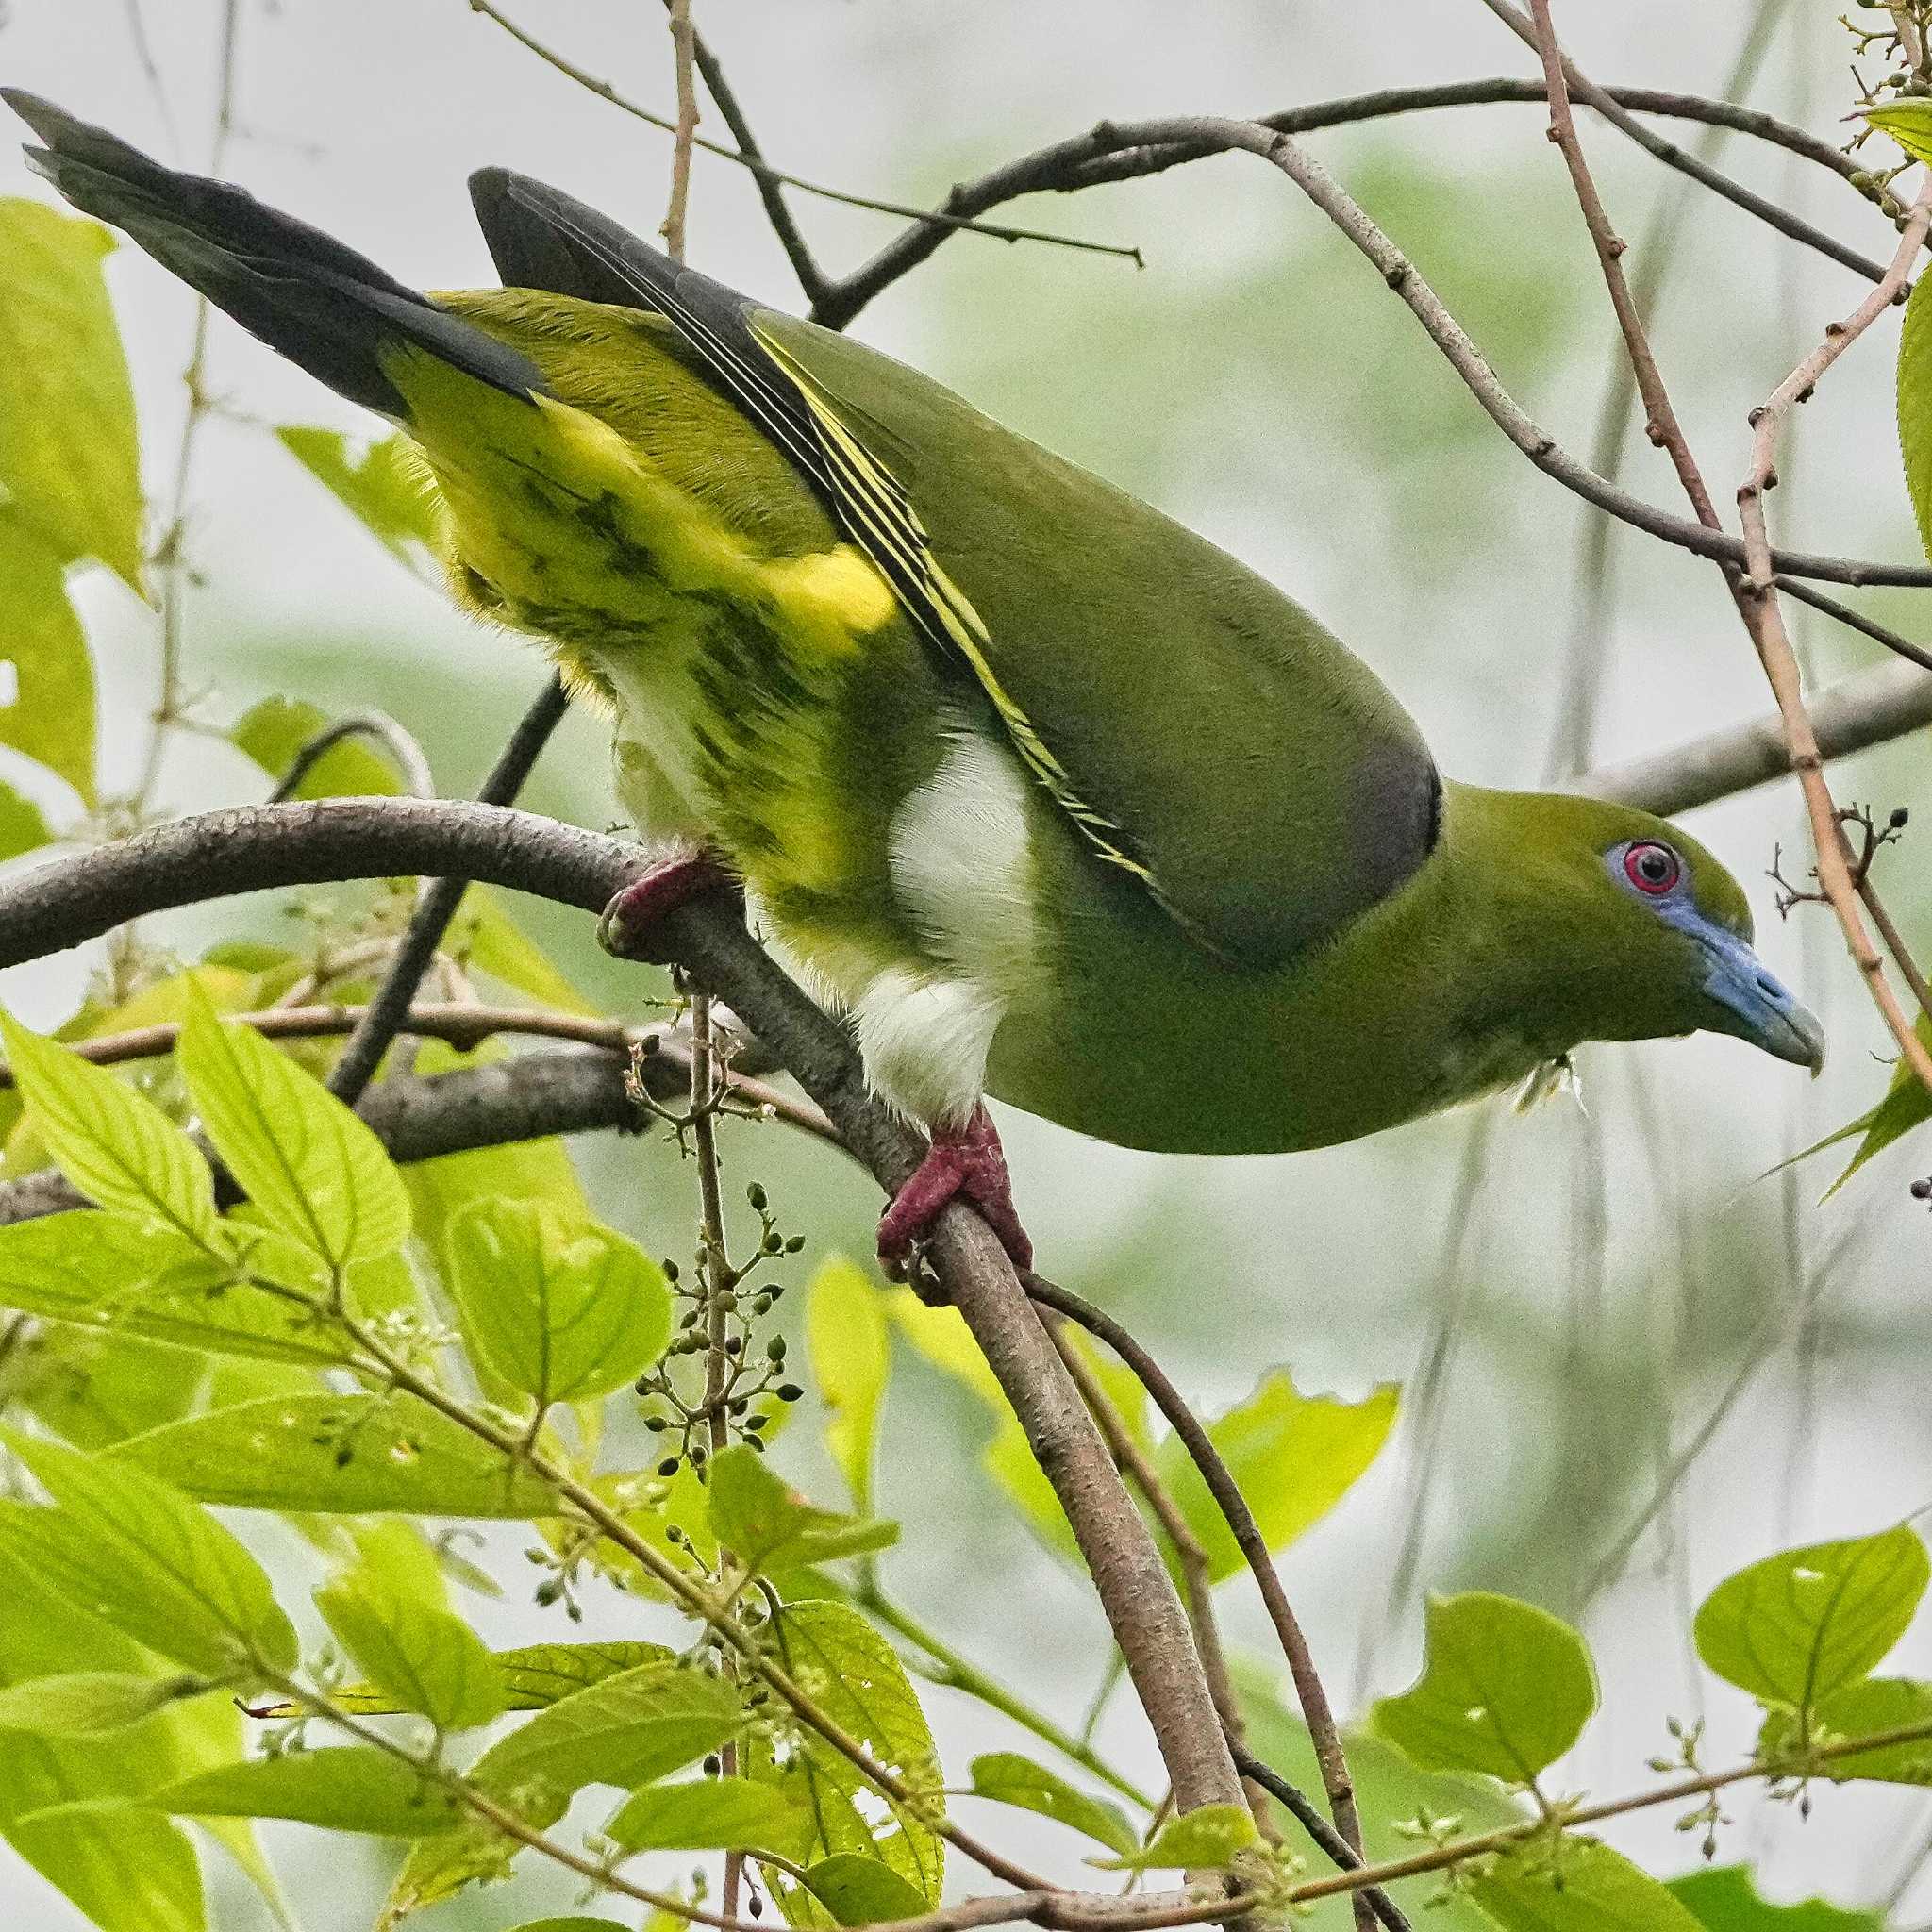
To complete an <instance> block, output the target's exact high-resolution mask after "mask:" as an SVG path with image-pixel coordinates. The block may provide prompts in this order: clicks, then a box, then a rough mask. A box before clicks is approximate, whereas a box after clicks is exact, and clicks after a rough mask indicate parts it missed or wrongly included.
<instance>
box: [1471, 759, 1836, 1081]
mask: <svg viewBox="0 0 1932 1932" xmlns="http://www.w3.org/2000/svg"><path fill="white" fill-rule="evenodd" d="M1489 796H1490V797H1491V798H1507V799H1510V800H1511V801H1512V805H1511V808H1509V809H1508V810H1507V813H1506V814H1504V816H1506V817H1507V819H1508V820H1509V821H1511V822H1512V824H1511V827H1510V829H1511V833H1512V837H1511V840H1510V843H1511V845H1512V846H1513V848H1514V854H1515V863H1514V866H1513V868H1512V869H1513V870H1514V871H1515V872H1516V874H1517V876H1518V878H1519V880H1520V881H1521V882H1523V883H1524V884H1525V885H1526V886H1527V887H1528V888H1529V890H1528V892H1527V894H1526V895H1524V896H1518V895H1512V897H1516V899H1517V904H1516V907H1515V908H1513V910H1512V916H1511V918H1510V921H1509V923H1510V924H1511V925H1512V926H1513V927H1514V928H1515V931H1516V933H1517V935H1518V936H1519V937H1522V936H1524V923H1525V922H1529V923H1532V924H1533V925H1534V928H1535V931H1536V940H1535V941H1533V942H1532V950H1533V951H1534V952H1535V953H1536V954H1538V955H1540V956H1541V958H1542V959H1543V960H1544V961H1545V962H1546V966H1545V971H1546V972H1547V973H1548V974H1549V975H1550V980H1551V983H1550V984H1549V986H1548V987H1547V990H1546V997H1547V998H1548V999H1550V1000H1551V1001H1552V1003H1553V1004H1554V1005H1555V1006H1556V1007H1557V1008H1559V1009H1560V1010H1561V1011H1562V1014H1563V1018H1564V1021H1565V1023H1566V1024H1567V1025H1568V1026H1569V1027H1571V1028H1574V1034H1575V1038H1576V1039H1577V1040H1579V1041H1581V1040H1647V1039H1657V1038H1660V1037H1668V1036H1673V1035H1677V1034H1684V1033H1695V1032H1700V1031H1702V1032H1708V1033H1729V1034H1732V1035H1735V1036H1736V1037H1737V1038H1738V1039H1740V1040H1745V1041H1750V1042H1751V1044H1752V1045H1753V1046H1757V1047H1761V1048H1762V1049H1763V1050H1764V1051H1765V1052H1766V1053H1768V1054H1772V1055H1774V1057H1775V1058H1778V1059H1781V1060H1789V1061H1790V1062H1791V1063H1792V1064H1793V1065H1795V1066H1801V1067H1809V1068H1810V1069H1811V1071H1812V1073H1813V1074H1816V1073H1817V1072H1818V1071H1819V1069H1820V1068H1821V1067H1822V1066H1823V1065H1824V1028H1823V1027H1822V1026H1821V1025H1820V1024H1819V1023H1818V1020H1817V1018H1816V1016H1815V1015H1814V1014H1812V1013H1811V1011H1810V1010H1809V1009H1808V1008H1807V1007H1805V1006H1804V1005H1803V1004H1802V1003H1801V1002H1800V1001H1799V1000H1798V999H1797V997H1796V996H1795V995H1794V994H1793V993H1792V992H1791V991H1790V989H1789V988H1788V987H1786V986H1785V985H1784V983H1783V982H1782V981H1781V980H1779V979H1778V977H1777V976H1776V975H1775V974H1774V973H1773V972H1772V971H1771V970H1770V968H1769V967H1767V966H1766V965H1765V964H1764V962H1763V960H1761V959H1760V958H1758V957H1757V953H1756V952H1755V951H1754V950H1753V948H1752V944H1751V936H1752V935H1751V908H1750V904H1749V902H1748V901H1747V900H1746V899H1745V897H1744V892H1743V889H1742V888H1741V887H1740V885H1739V884H1738V882H1737V880H1736V879H1735V878H1733V877H1732V876H1731V874H1729V873H1728V872H1727V871H1726V870H1725V869H1724V866H1723V865H1721V864H1720V863H1719V862H1718V860H1717V859H1716V858H1713V857H1712V855H1711V854H1710V853H1709V852H1708V851H1707V850H1706V848H1705V847H1704V846H1703V845H1701V844H1699V843H1698V841H1696V840H1695V839H1692V838H1691V837H1689V836H1688V835H1687V834H1686V833H1685V832H1683V831H1682V830H1681V829H1680V828H1679V827H1677V826H1676V825H1674V824H1670V823H1669V822H1668V821H1666V820H1664V819H1660V818H1657V817H1654V816H1653V815H1652V814H1651V813H1649V812H1643V811H1638V810H1635V809H1633V808H1630V807H1627V806H1621V805H1611V804H1607V803H1605V802H1603V801H1601V800H1598V799H1589V798H1575V797H1571V796H1568V795H1560V794H1549V793H1540V794H1526V793H1514V794H1511V793H1491V794H1489ZM1480 816H1489V815H1488V814H1480ZM1484 829H1485V832H1486V833H1488V832H1492V831H1493V830H1494V829H1496V827H1495V826H1494V825H1493V824H1491V825H1490V826H1486V827H1485V828H1484ZM1480 842H1482V843H1485V844H1487V843H1488V842H1489V841H1488V839H1487V837H1485V838H1483V839H1482V840H1481V841H1480ZM1490 858H1491V862H1493V861H1494V860H1495V859H1496V858H1500V854H1496V853H1493V852H1492V853H1491V855H1490Z"/></svg>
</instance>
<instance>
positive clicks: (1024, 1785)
mask: <svg viewBox="0 0 1932 1932" xmlns="http://www.w3.org/2000/svg"><path fill="white" fill-rule="evenodd" d="M973 1795H974V1797H975V1798H991V1799H992V1800H993V1801H994V1802H995V1803H997V1804H1001V1805H1017V1806H1018V1807H1020V1808H1021V1809H1022V1810H1023V1811H1037V1812H1038V1813H1039V1814H1040V1815H1041V1817H1042V1818H1052V1819H1056V1820H1058V1823H1060V1824H1067V1825H1071V1826H1072V1827H1073V1828H1074V1830H1075V1831H1080V1832H1085V1833H1086V1835H1087V1836H1088V1837H1089V1838H1091V1839H1093V1840H1097V1841H1098V1842H1099V1843H1101V1844H1104V1845H1106V1846H1107V1847H1108V1850H1109V1851H1114V1852H1118V1853H1120V1854H1121V1856H1122V1857H1133V1856H1134V1855H1135V1853H1136V1852H1138V1851H1139V1850H1140V1846H1141V1840H1140V1838H1139V1836H1138V1834H1137V1833H1136V1832H1135V1830H1134V1827H1133V1826H1132V1825H1131V1824H1128V1823H1127V1817H1126V1813H1125V1812H1124V1811H1123V1810H1122V1809H1121V1808H1120V1807H1119V1806H1118V1805H1109V1804H1108V1803H1107V1802H1106V1801H1105V1800H1104V1799H1100V1798H1093V1797H1090V1796H1088V1794H1087V1793H1086V1792H1085V1791H1082V1790H1075V1789H1074V1786H1072V1785H1070V1784H1069V1783H1068V1782H1067V1781H1066V1779H1065V1778H1063V1777H1061V1776H1059V1775H1058V1774H1057V1773H1055V1772H1051V1771H1048V1770H1047V1769H1046V1767H1045V1766H1044V1765H1041V1764H1035V1763H1034V1761H1033V1760H1032V1759H1031V1758H1030V1757H1022V1756H1021V1755H1020V1754H1019V1753H1018V1752H1017V1751H992V1752H989V1753H988V1754H987V1755H986V1756H985V1757H975V1758H974V1760H973Z"/></svg>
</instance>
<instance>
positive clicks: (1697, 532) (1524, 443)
mask: <svg viewBox="0 0 1932 1932" xmlns="http://www.w3.org/2000/svg"><path fill="white" fill-rule="evenodd" d="M1176 143H1182V144H1189V145H1193V146H1198V147H1200V148H1201V150H1202V151H1203V152H1204V153H1208V152H1218V153H1237V154H1251V155H1254V156H1256V157H1257V158H1259V159H1261V160H1264V161H1266V162H1268V163H1269V164H1270V165H1271V166H1273V167H1275V168H1278V169H1279V170H1280V171H1281V172H1282V173H1283V174H1284V175H1287V176H1288V177H1289V178H1290V179H1291V181H1293V182H1294V184H1295V185H1296V186H1297V187H1298V188H1300V189H1301V190H1302V192H1304V193H1305V194H1306V195H1307V197H1308V199H1309V200H1310V201H1312V202H1313V203H1314V204H1315V206H1316V207H1317V208H1320V209H1321V210H1322V212H1323V213H1324V215H1326V216H1327V217H1328V219H1329V220H1330V221H1331V222H1332V223H1334V225H1336V226H1337V227H1338V228H1340V229H1341V232H1342V234H1343V235H1345V236H1346V237H1347V238H1348V240H1349V241H1350V242H1352V243H1353V244H1354V246H1355V247H1356V248H1357V250H1359V252H1360V253H1361V254H1362V255H1363V256H1364V257H1365V258H1367V259H1368V260H1369V261H1370V262H1371V263H1372V264H1373V265H1374V268H1375V270H1376V272H1377V273H1378V274H1379V275H1381V276H1382V278H1383V280H1384V281H1386V282H1387V283H1388V285H1389V287H1390V288H1391V290H1392V291H1394V292H1395V293H1396V295H1397V296H1398V297H1399V298H1400V299H1401V301H1402V303H1403V305H1404V307H1405V308H1407V309H1408V310H1409V312H1410V313H1411V314H1412V315H1413V316H1414V317H1415V319H1416V321H1417V322H1418V323H1419V324H1420V325H1422V327H1423V329H1424V331H1425V332H1426V334H1427V335H1428V337H1429V339H1430V340H1431V341H1433V342H1434V343H1435V344H1436V346H1437V348H1438V349H1439V350H1440V351H1441V354H1442V356H1443V357H1444V358H1445V359H1446V360H1447V361H1448V363H1449V365H1450V367H1451V368H1453V369H1454V370H1455V371H1456V373H1457V375H1458V376H1460V377H1461V379H1462V382H1463V385H1464V387H1465V388H1467V389H1468V391H1469V392H1470V394H1471V395H1472V396H1474V398H1475V400H1476V402H1477V403H1478V404H1479V405H1480V407H1481V408H1482V410H1483V412H1484V414H1485V415H1487V416H1488V417H1489V418H1490V420H1491V422H1492V423H1494V424H1495V425H1496V426H1497V427H1498V428H1499V429H1500V430H1501V431H1502V432H1503V434H1504V435H1505V436H1506V437H1507V438H1508V440H1509V441H1510V442H1511V443H1512V444H1514V446H1515V447H1516V448H1517V449H1518V450H1520V451H1521V452H1522V453H1523V454H1524V456H1525V457H1527V458H1529V460H1530V461H1531V462H1532V463H1534V464H1535V465H1536V467H1537V468H1538V469H1539V470H1541V471H1542V473H1543V474H1544V475H1547V476H1551V477H1553V478H1555V479H1556V481H1557V482H1559V483H1561V484H1562V485H1563V486H1564V487H1565V488H1566V489H1568V490H1571V491H1574V492H1575V493H1576V494H1577V495H1578V496H1581V497H1582V498H1583V499H1584V500H1585V501H1586V502H1588V503H1592V504H1594V505H1596V507H1597V508H1599V509H1603V510H1607V511H1608V512H1609V514H1610V515H1612V516H1615V517H1618V518H1620V519H1621V520H1622V521H1623V522H1624V523H1627V524H1629V525H1632V526H1633V527H1635V528H1637V529H1640V530H1643V531H1645V532H1646V533H1647V534H1649V535H1651V536H1653V537H1657V538H1661V539H1662V540H1663V541H1666V542H1668V543H1673V544H1675V545H1676V546H1678V547H1679V548H1681V549H1684V550H1688V551H1690V552H1691V554H1692V555H1693V556H1698V557H1707V558H1714V559H1716V560H1717V561H1719V562H1722V563H1728V564H1733V565H1747V558H1746V557H1745V554H1744V545H1743V543H1742V541H1740V539H1739V538H1738V537H1736V536H1733V535H1732V534H1731V533H1730V532H1729V531H1726V530H1714V529H1710V528H1708V527H1707V526H1706V525H1703V524H1701V523H1698V522H1696V521H1694V520H1692V519H1687V518H1684V517H1679V516H1674V515H1672V514H1671V513H1670V512H1669V511H1667V510H1664V509H1660V508H1658V507H1657V505H1655V504H1652V503H1647V502H1645V501H1644V500H1643V499H1641V497H1637V496H1633V495H1631V494H1630V492H1629V491H1624V490H1620V489H1618V488H1617V486H1616V485H1615V484H1613V483H1612V482H1610V480H1609V479H1608V478H1607V477H1606V476H1602V475H1598V474H1597V472H1596V471H1594V470H1592V469H1591V468H1590V467H1589V465H1588V464H1586V463H1583V462H1580V461H1579V460H1578V459H1577V458H1575V457H1574V456H1572V455H1570V454H1569V452H1568V451H1566V450H1564V449H1563V448H1562V447H1561V446H1560V445H1559V444H1558V443H1557V441H1556V439H1555V438H1554V437H1552V436H1550V435H1548V434H1547V433H1546V432H1545V431H1544V430H1543V429H1542V428H1541V425H1539V424H1538V423H1537V422H1536V421H1535V419H1534V418H1533V417H1531V416H1530V415H1529V413H1528V412H1527V411H1526V410H1525V409H1524V408H1523V406H1522V405H1521V404H1520V403H1518V402H1517V401H1516V399H1515V397H1513V396H1512V395H1511V394H1510V393H1509V391H1507V390H1506V389H1505V388H1504V387H1503V385H1502V383H1501V382H1500V381H1499V380H1498V379H1497V376H1496V373H1495V371H1494V370H1493V369H1491V367H1490V365H1489V362H1488V361H1487V360H1486V359H1485V358H1484V357H1483V355H1482V352H1481V351H1480V350H1479V349H1478V348H1477V347H1476V346H1475V344H1474V342H1473V341H1471V340H1470V338H1469V336H1468V334H1467V333H1466V332H1465V331H1464V329H1463V327H1462V325H1461V324H1460V323H1458V322H1457V320H1456V318H1455V316H1454V315H1452V314H1451V313H1450V311H1449V309H1448V308H1447V307H1446V306H1445V305H1444V304H1443V302H1442V299H1441V296H1439V295H1438V294H1437V293H1436V291H1435V290H1434V289H1432V288H1431V287H1430V286H1429V284H1428V282H1427V280H1426V279H1425V278H1424V275H1422V273H1421V271H1420V270H1418V269H1417V268H1416V266H1415V264H1414V263H1413V262H1412V261H1410V260H1409V258H1407V256H1406V255H1405V254H1404V253H1403V252H1402V250H1401V249H1399V248H1398V247H1397V246H1396V245H1395V243H1394V242H1392V241H1391V240H1390V238H1389V236H1388V235H1387V234H1386V233H1384V231H1383V230H1382V229H1381V228H1380V227H1378V226H1377V225H1376V224H1375V223H1374V221H1373V220H1371V219H1370V217H1369V215H1368V214H1367V213H1366V211H1365V210H1364V209H1363V208H1361V206H1360V205H1359V203H1357V201H1356V200H1355V199H1354V198H1353V197H1352V196H1351V195H1350V194H1349V193H1348V192H1347V191H1346V190H1344V189H1343V188H1342V187H1341V184H1340V183H1339V182H1337V181H1336V180H1335V178H1334V177H1333V176H1332V175H1329V173H1328V172H1327V170H1326V169H1324V167H1323V166H1322V165H1321V164H1320V163H1319V162H1318V161H1316V160H1315V159H1314V158H1313V157H1312V156H1310V155H1309V154H1307V152H1306V151H1305V150H1304V149H1303V148H1302V147H1301V146H1300V144H1299V143H1298V142H1296V141H1295V140H1294V139H1293V138H1292V137H1291V136H1289V135H1286V134H1282V133H1279V132H1278V131H1276V130H1274V129H1272V128H1270V127H1268V126H1266V125H1263V124H1262V123H1260V122H1257V121H1235V120H1227V119H1224V118H1220V117H1216V116H1209V115H1203V116H1200V117H1195V118H1188V117H1182V118H1176V119H1172V120H1160V121H1142V122H1135V123H1132V124H1124V123H1115V122H1102V123H1101V124H1100V125H1098V126H1097V127H1095V128H1093V129H1092V130H1091V132H1090V133H1088V134H1086V135H1084V136H1081V137H1079V138H1078V139H1077V140H1075V141H1073V142H1063V143H1061V149H1060V150H1059V151H1057V152H1058V153H1059V155H1060V158H1061V160H1062V162H1063V163H1064V164H1066V165H1069V166H1071V165H1074V164H1075V163H1077V162H1079V161H1082V160H1087V159H1092V158H1097V157H1098V156H1101V155H1104V154H1113V153H1118V152H1120V151H1121V150H1123V149H1126V148H1134V147H1149V148H1163V147H1168V146H1173V145H1174V144H1176ZM1898 286H1899V285H1898V284H1896V283H1895V284H1893V285H1892V287H1893V290H1894V291H1895V290H1896V288H1897V287H1898ZM1747 567H1748V566H1747ZM1772 569H1773V570H1775V571H1778V572H1782V573H1785V574H1787V575H1793V576H1803V577H1815V578H1819V579H1821V580H1823V581H1825V582H1831V583H1842V584H1880V583H1884V584H1899V585H1911V586H1914V587H1916V588H1919V589H1925V588H1932V567H1927V566H1925V565H1924V564H1885V563H1869V562H1866V561H1864V560H1862V559H1859V558H1840V557H1824V556H1814V555H1812V554H1810V553H1808V552H1795V551H1774V553H1772Z"/></svg>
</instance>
